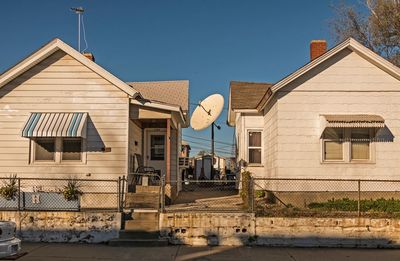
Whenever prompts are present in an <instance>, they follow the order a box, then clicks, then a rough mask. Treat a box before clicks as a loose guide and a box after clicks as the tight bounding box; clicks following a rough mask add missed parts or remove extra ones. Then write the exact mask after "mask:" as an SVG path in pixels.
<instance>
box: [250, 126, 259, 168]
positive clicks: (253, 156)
mask: <svg viewBox="0 0 400 261" xmlns="http://www.w3.org/2000/svg"><path fill="white" fill-rule="evenodd" d="M248 162H249V164H261V131H249V137H248Z"/></svg>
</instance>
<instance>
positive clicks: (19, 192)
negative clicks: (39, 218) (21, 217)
mask: <svg viewBox="0 0 400 261" xmlns="http://www.w3.org/2000/svg"><path fill="white" fill-rule="evenodd" d="M18 211H21V178H18Z"/></svg>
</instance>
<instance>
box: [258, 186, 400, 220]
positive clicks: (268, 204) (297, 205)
mask: <svg viewBox="0 0 400 261" xmlns="http://www.w3.org/2000/svg"><path fill="white" fill-rule="evenodd" d="M253 186H254V189H253V198H254V200H253V209H254V211H255V212H256V214H257V215H260V216H290V217H304V216H310V217H325V216H326V217H354V216H358V217H400V180H361V179H346V180H342V179H283V178H254V179H253Z"/></svg>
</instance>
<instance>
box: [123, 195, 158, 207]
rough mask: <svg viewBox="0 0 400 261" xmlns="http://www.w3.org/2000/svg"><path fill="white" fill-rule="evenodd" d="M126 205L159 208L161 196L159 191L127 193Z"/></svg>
mask: <svg viewBox="0 0 400 261" xmlns="http://www.w3.org/2000/svg"><path fill="white" fill-rule="evenodd" d="M125 207H126V208H153V209H158V208H159V207H160V197H159V194H158V193H148V192H138V193H126V195H125Z"/></svg>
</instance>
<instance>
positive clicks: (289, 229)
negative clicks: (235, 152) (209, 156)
mask: <svg viewBox="0 0 400 261" xmlns="http://www.w3.org/2000/svg"><path fill="white" fill-rule="evenodd" d="M161 234H162V236H164V237H167V238H169V240H170V242H171V243H172V244H190V245H235V246H236V245H258V246H301V247H316V246H325V247H371V248H375V247H385V248H398V247H400V219H369V218H266V217H255V216H254V215H252V214H239V213H238V214H215V213H213V214H212V213H204V214H194V213H168V214H162V215H161Z"/></svg>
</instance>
